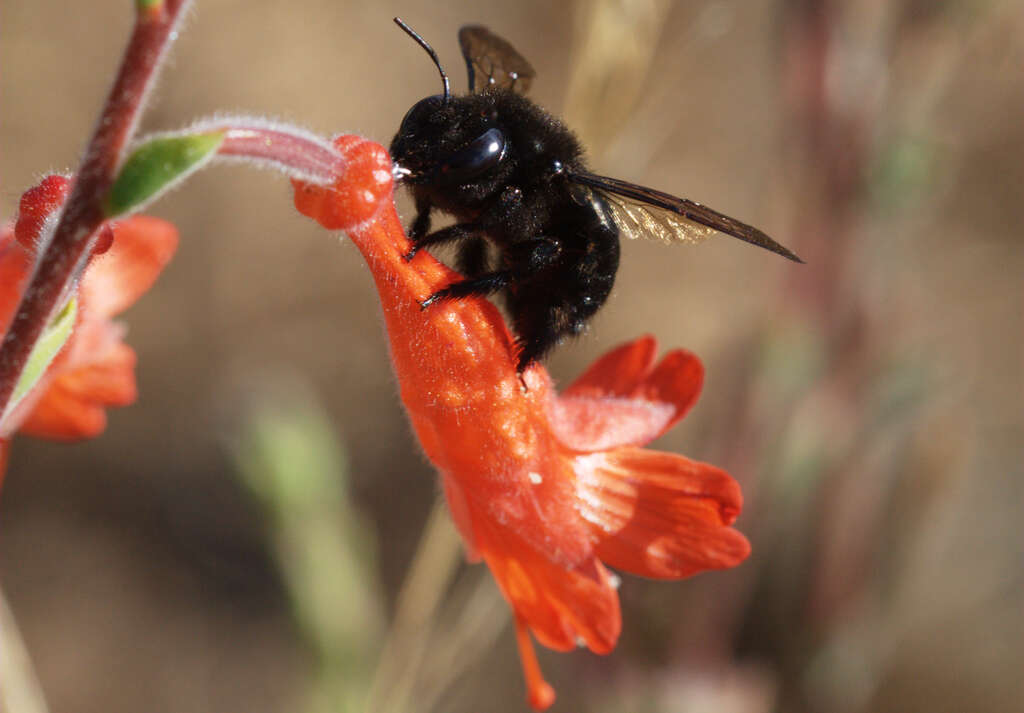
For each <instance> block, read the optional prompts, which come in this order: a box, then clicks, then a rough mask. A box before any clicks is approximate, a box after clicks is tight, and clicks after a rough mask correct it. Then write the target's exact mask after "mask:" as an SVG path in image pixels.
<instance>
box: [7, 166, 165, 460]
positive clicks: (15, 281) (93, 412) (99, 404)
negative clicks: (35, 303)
mask: <svg viewBox="0 0 1024 713" xmlns="http://www.w3.org/2000/svg"><path fill="white" fill-rule="evenodd" d="M68 189H69V180H68V179H67V178H65V177H63V176H47V177H46V178H45V179H43V181H42V182H41V183H40V184H39V185H38V186H35V187H33V188H31V189H29V190H28V191H26V192H25V194H24V195H23V196H22V199H21V206H20V211H19V215H18V220H17V222H16V223H15V225H14V227H13V228H12V227H11V226H5V227H4V228H3V229H2V230H0V328H2V329H4V330H5V331H6V328H7V326H8V324H9V322H10V320H11V319H12V317H13V316H14V310H15V309H16V308H17V304H18V300H19V298H20V296H21V290H22V289H23V287H24V283H25V281H26V279H27V277H28V274H29V271H30V269H31V266H32V262H33V259H34V256H35V252H36V249H37V241H38V239H39V236H40V234H41V232H42V231H43V228H44V226H45V224H46V222H47V220H48V219H49V218H50V217H51V216H52V215H53V213H54V211H56V209H57V208H58V207H59V206H60V205H61V204H62V203H63V201H64V199H65V198H66V197H67V193H68ZM102 231H103V232H101V235H100V239H99V241H98V243H97V246H96V248H95V249H94V250H93V255H92V258H91V261H90V263H89V265H88V266H87V267H86V270H85V273H84V274H83V276H82V279H81V281H80V284H79V286H78V312H77V317H76V321H75V327H74V331H73V332H72V334H71V337H70V338H69V339H68V341H67V343H66V344H65V345H64V348H63V349H62V350H61V352H60V354H58V355H57V357H56V358H55V359H54V360H53V362H52V363H51V364H50V366H49V367H48V368H47V371H46V373H45V374H44V375H43V377H42V378H41V379H40V381H39V382H38V383H37V384H36V386H35V388H34V389H33V390H32V392H31V393H30V394H29V395H27V396H26V397H25V399H24V400H23V401H22V402H21V403H20V404H18V406H17V408H15V410H14V412H13V413H12V414H11V415H10V416H9V417H8V418H7V419H6V420H5V422H4V424H3V434H2V435H4V436H7V435H9V434H11V433H12V432H14V431H19V432H21V433H27V434H30V435H34V436H39V437H42V438H50V439H55V440H65V441H71V440H78V439H82V438H90V437H93V436H96V435H99V434H100V433H101V432H102V431H103V429H104V428H105V427H106V412H105V410H104V409H105V408H106V407H111V406H126V405H128V404H130V403H132V402H133V401H135V398H136V387H135V373H134V368H135V352H134V351H133V350H132V349H131V347H129V346H127V345H126V344H124V342H122V341H121V339H122V337H123V336H124V331H125V330H124V327H123V326H122V325H120V324H118V323H115V322H113V321H111V318H112V317H114V316H115V315H117V314H119V313H120V312H122V311H124V310H125V309H127V308H128V307H129V306H130V305H131V304H133V303H134V302H135V300H137V299H138V298H139V297H140V296H141V295H142V294H143V293H144V292H145V291H146V290H148V289H149V288H150V286H151V285H152V284H153V282H154V281H155V280H156V278H157V276H158V275H159V274H160V271H161V270H162V269H163V267H164V266H165V265H166V264H167V263H168V261H170V259H171V256H172V255H173V254H174V250H175V248H176V247H177V243H178V234H177V230H176V229H175V227H174V226H173V225H171V224H170V223H168V222H166V221H164V220H160V219H158V218H152V217H149V216H134V217H131V218H128V219H125V220H122V221H118V222H115V223H111V224H108V226H105V227H104V228H102Z"/></svg>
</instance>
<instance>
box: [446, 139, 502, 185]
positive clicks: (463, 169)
mask: <svg viewBox="0 0 1024 713" xmlns="http://www.w3.org/2000/svg"><path fill="white" fill-rule="evenodd" d="M505 152H506V142H505V135H504V134H503V133H502V132H501V130H500V129H488V130H487V131H485V132H484V133H482V134H481V135H480V136H478V137H477V138H475V139H473V141H471V142H470V143H469V144H468V145H467V146H466V147H465V148H462V149H459V150H458V151H456V152H455V153H454V154H452V155H451V156H450V157H449V158H448V160H446V161H445V162H444V163H442V164H441V166H440V175H441V177H442V178H443V179H444V181H445V182H446V183H465V182H466V181H471V180H473V179H474V178H477V177H479V176H481V175H483V174H484V173H486V172H487V171H489V170H491V169H492V168H494V167H495V166H497V165H498V164H499V163H501V160H502V159H503V158H505Z"/></svg>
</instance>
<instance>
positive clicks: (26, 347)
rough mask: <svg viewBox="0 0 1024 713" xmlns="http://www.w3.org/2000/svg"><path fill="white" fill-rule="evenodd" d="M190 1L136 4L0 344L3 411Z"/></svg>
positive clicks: (88, 236)
mask: <svg viewBox="0 0 1024 713" xmlns="http://www.w3.org/2000/svg"><path fill="white" fill-rule="evenodd" d="M189 1H190V0H155V1H154V0H138V2H137V3H136V9H137V12H136V19H135V28H134V30H133V31H132V36H131V39H130V40H129V42H128V47H127V49H126V50H125V53H124V57H123V59H122V62H121V68H120V70H119V71H118V74H117V78H116V79H115V81H114V86H113V87H112V88H111V90H110V94H109V95H108V96H107V101H106V103H105V104H104V107H103V110H102V112H101V113H100V117H99V121H98V122H97V124H96V129H95V131H94V133H93V135H92V138H91V139H90V141H89V144H88V147H87V148H86V151H85V157H84V158H83V159H82V164H81V166H80V167H79V169H78V171H77V172H76V176H77V178H76V180H75V184H74V187H73V188H72V190H71V195H70V196H69V197H68V201H67V203H66V204H65V207H64V212H63V214H62V215H61V217H60V221H59V222H58V223H57V227H56V230H55V232H54V234H53V238H52V239H51V240H50V242H49V244H48V245H47V246H46V248H45V250H44V251H43V253H42V254H41V256H40V258H39V262H38V263H37V266H36V269H35V272H34V274H33V275H32V278H31V280H30V281H29V283H28V286H27V287H26V289H25V292H24V294H23V296H22V299H21V304H20V305H19V306H18V310H17V312H16V313H15V316H14V320H13V322H12V323H11V326H10V329H9V330H8V332H7V335H6V336H5V337H4V340H3V344H2V345H0V413H3V411H4V410H5V409H6V406H7V403H8V401H9V399H10V397H11V393H12V392H13V390H14V386H15V384H16V383H17V382H18V377H19V376H20V374H21V371H22V368H23V367H24V366H25V363H26V361H27V360H28V357H29V354H30V353H31V351H32V347H33V345H34V344H35V342H36V340H37V339H38V338H39V335H40V334H41V333H42V331H43V329H44V327H45V326H46V323H47V321H48V320H49V318H50V315H52V314H53V313H54V312H55V311H56V310H57V309H59V308H60V302H62V301H63V298H64V297H65V296H66V294H67V292H68V287H69V285H70V284H71V283H72V281H73V280H74V279H75V278H76V276H77V275H78V274H79V273H80V271H81V267H82V266H83V265H84V264H85V261H86V259H87V257H88V248H89V246H90V243H91V241H92V238H93V234H94V233H95V232H96V229H97V228H98V227H99V226H100V224H101V223H102V222H103V220H104V219H105V218H106V215H105V213H104V210H103V200H104V198H105V197H106V194H107V191H108V189H109V188H110V186H111V184H112V182H113V180H114V176H115V174H116V171H117V169H118V166H119V164H120V162H121V158H122V155H123V154H124V149H125V146H126V145H127V143H128V141H129V140H130V139H131V136H132V134H133V133H134V131H135V127H136V125H137V123H138V119H139V116H140V115H141V112H142V108H143V106H144V103H145V99H146V95H147V94H148V91H149V89H150V88H151V87H152V85H153V80H154V79H155V77H156V73H157V70H158V69H159V67H160V64H161V62H162V60H163V57H164V55H165V54H166V51H167V48H168V47H169V46H170V44H171V42H172V41H173V40H174V39H175V37H176V35H177V33H176V32H175V28H176V27H177V25H178V23H179V21H180V20H181V17H182V15H183V13H184V10H185V8H186V7H187V6H188V4H189Z"/></svg>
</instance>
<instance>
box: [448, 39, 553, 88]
mask: <svg viewBox="0 0 1024 713" xmlns="http://www.w3.org/2000/svg"><path fill="white" fill-rule="evenodd" d="M459 46H460V47H461V48H462V56H463V57H465V58H466V71H467V72H468V73H469V91H471V92H480V91H483V90H485V89H488V88H490V87H500V88H503V89H511V90H513V91H516V92H519V93H520V94H525V93H526V90H528V89H529V88H530V81H531V80H532V79H533V78H534V77H535V76H536V75H537V73H536V72H535V71H533V67H532V66H530V63H529V62H527V61H526V60H525V59H523V56H522V55H521V54H519V53H518V52H516V50H515V48H514V47H513V46H512V45H510V44H509V43H508V42H507V41H506V40H504V39H502V38H501V37H498V36H497V35H496V34H494V33H493V32H491V31H490V30H488V29H487V28H486V27H482V26H480V25H466V26H465V27H463V28H462V29H461V30H459ZM478 80H479V85H478V84H477V82H478Z"/></svg>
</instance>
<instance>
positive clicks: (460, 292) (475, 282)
mask: <svg viewBox="0 0 1024 713" xmlns="http://www.w3.org/2000/svg"><path fill="white" fill-rule="evenodd" d="M511 279H512V273H511V272H510V271H509V270H499V271H497V272H488V273H486V274H484V275H480V276H479V277H474V278H472V279H470V280H459V281H458V282H453V283H452V284H450V285H448V286H447V287H444V288H442V289H440V290H438V291H437V292H435V293H434V294H432V295H431V296H430V297H428V298H427V299H425V300H424V301H423V302H420V307H422V308H423V309H426V308H427V307H429V306H430V305H432V304H434V303H435V302H440V301H442V300H459V299H463V298H465V297H476V296H479V297H486V296H487V295H489V294H491V293H494V292H497V291H498V290H500V289H502V288H504V287H507V286H508V283H509V280H511Z"/></svg>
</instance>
